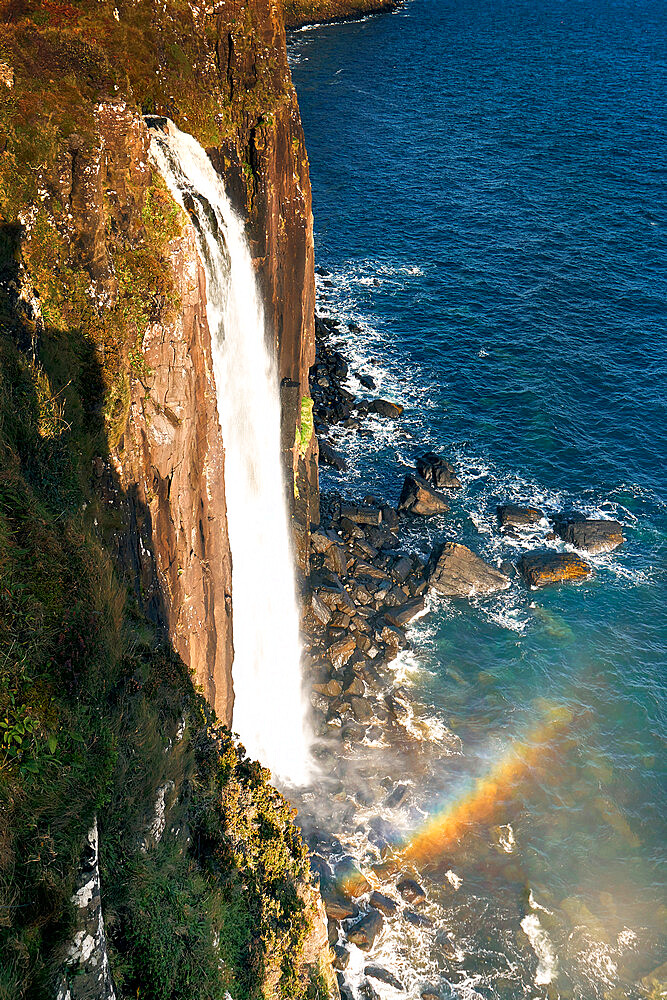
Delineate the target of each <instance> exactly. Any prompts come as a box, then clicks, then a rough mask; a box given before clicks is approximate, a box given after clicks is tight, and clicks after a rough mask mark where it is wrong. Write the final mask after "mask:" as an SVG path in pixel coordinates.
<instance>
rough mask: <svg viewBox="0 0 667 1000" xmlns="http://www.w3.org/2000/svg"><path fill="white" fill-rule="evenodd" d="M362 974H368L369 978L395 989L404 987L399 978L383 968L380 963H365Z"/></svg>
mask: <svg viewBox="0 0 667 1000" xmlns="http://www.w3.org/2000/svg"><path fill="white" fill-rule="evenodd" d="M364 975H365V976H370V978H371V979H378V980H379V981H380V982H381V983H387V985H388V986H393V987H394V989H395V990H404V989H405V986H404V985H403V983H402V982H401V980H400V979H397V978H396V976H395V975H394V974H393V972H389V970H388V969H383V968H382V966H381V965H367V966H366V968H365V969H364Z"/></svg>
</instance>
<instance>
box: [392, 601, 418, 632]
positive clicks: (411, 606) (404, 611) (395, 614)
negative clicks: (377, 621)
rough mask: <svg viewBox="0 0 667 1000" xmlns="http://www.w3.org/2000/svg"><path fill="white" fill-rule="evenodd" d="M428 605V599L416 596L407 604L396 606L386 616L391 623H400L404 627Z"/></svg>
mask: <svg viewBox="0 0 667 1000" xmlns="http://www.w3.org/2000/svg"><path fill="white" fill-rule="evenodd" d="M425 607H426V601H425V600H424V598H423V597H416V598H415V599H414V600H413V601H407V603H406V604H403V605H401V607H398V608H396V610H395V611H391V612H390V613H388V614H386V615H385V618H386V619H387V621H388V622H389V624H390V625H398V626H399V627H400V628H403V627H404V626H405V625H409V623H410V622H411V621H412V620H413V618H416V617H417V615H420V614H421V613H422V611H423V610H424V608H425Z"/></svg>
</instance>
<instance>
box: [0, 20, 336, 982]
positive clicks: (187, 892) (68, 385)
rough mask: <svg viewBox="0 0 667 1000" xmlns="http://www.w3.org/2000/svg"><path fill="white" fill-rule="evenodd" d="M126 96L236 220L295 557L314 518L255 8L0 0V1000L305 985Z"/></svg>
mask: <svg viewBox="0 0 667 1000" xmlns="http://www.w3.org/2000/svg"><path fill="white" fill-rule="evenodd" d="M146 113H158V114H167V115H169V116H170V117H171V118H173V119H174V120H175V121H176V123H177V124H178V125H179V127H181V128H183V129H184V130H186V131H189V132H191V133H192V134H194V135H195V136H196V137H197V138H198V139H199V140H200V142H202V143H203V144H205V145H206V146H207V147H208V149H209V151H210V155H211V158H212V159H213V161H214V162H215V164H216V166H217V168H218V169H219V170H220V171H221V173H222V174H223V175H224V179H225V183H226V186H227V188H228V190H229V191H230V192H231V194H232V196H233V198H234V200H235V202H236V205H237V207H238V208H239V210H241V211H242V212H243V213H244V214H245V216H246V218H247V219H248V229H249V236H250V240H251V246H252V249H253V254H254V257H255V260H256V266H257V269H258V274H259V276H260V281H261V284H262V288H263V291H264V295H265V300H266V303H267V309H268V314H269V320H270V323H269V327H270V330H271V334H272V336H273V337H274V338H275V345H276V350H277V356H278V361H279V368H280V375H281V379H282V381H283V383H284V387H283V394H282V395H283V428H282V430H283V445H284V453H285V462H286V466H287V467H288V483H289V491H290V495H291V496H293V499H294V526H295V535H296V538H297V541H298V551H299V554H300V560H301V562H302V564H303V565H305V562H306V559H307V555H306V554H307V551H308V545H307V541H308V532H309V527H310V522H311V520H315V521H316V520H317V451H316V448H317V445H316V441H315V439H314V437H313V436H312V433H311V431H312V425H311V424H309V421H308V413H309V409H308V405H307V398H308V368H309V366H310V364H311V363H312V360H313V355H314V348H313V307H314V278H313V246H312V216H311V203H310V184H309V178H308V164H307V158H306V154H305V149H304V145H303V134H302V131H301V125H300V120H299V113H298V106H297V103H296V97H295V94H294V90H293V88H292V85H291V80H290V76H289V69H288V66H287V59H286V53H285V36H284V27H283V22H282V16H281V12H280V11H279V9H278V8H277V7H276V5H275V3H272V2H269V0H251V2H250V3H240V2H239V3H225V4H224V5H217V6H216V8H214V7H213V6H212V5H203V6H202V7H200V8H196V7H191V6H189V5H182V4H181V3H179V2H176V0H173V2H167V3H163V2H161V3H159V4H158V3H157V2H156V0H139V2H129V0H128V2H123V0H117V2H116V3H113V2H111V3H105V2H103V3H100V2H97V0H95V2H93V0H80V2H78V3H76V4H75V3H61V2H56V0H43V2H40V3H35V2H30V0H6V2H2V3H0V389H1V393H0V570H1V575H2V587H0V653H1V654H2V657H3V675H2V680H1V683H0V735H1V737H2V749H1V750H0V845H1V848H0V887H1V889H0V895H1V896H2V898H1V900H0V951H1V953H2V957H3V961H2V962H0V997H2V998H5V997H11V998H12V1000H14V998H18V997H29V996H39V997H44V996H56V995H59V996H62V997H79V996H83V995H91V991H92V995H94V996H95V995H97V996H100V997H102V996H109V997H110V996H112V995H113V994H114V985H113V984H114V982H115V993H116V995H117V996H119V997H120V996H129V995H132V996H136V995H141V996H146V997H160V998H167V997H172V996H173V997H177V996H184V997H185V996H187V997H188V998H189V1000H192V998H196V997H199V996H201V997H202V998H204V997H206V998H207V1000H208V998H210V997H220V998H222V997H223V996H224V995H225V993H226V992H227V991H230V992H231V993H232V994H233V995H234V996H235V997H237V998H238V997H260V996H268V995H270V996H290V997H300V996H304V997H305V996H313V997H314V996H324V995H326V993H327V992H328V991H329V990H330V989H331V988H333V987H332V984H331V972H330V967H329V966H328V964H327V956H326V954H325V951H323V950H322V947H321V945H322V942H321V940H320V946H318V947H316V948H314V947H313V941H316V940H319V939H318V935H321V917H320V916H318V915H317V907H316V899H314V898H313V896H312V889H311V887H310V883H309V876H308V874H307V865H306V862H305V854H304V849H303V846H302V844H301V841H300V838H299V835H298V833H297V831H296V828H295V827H294V824H293V817H292V815H291V812H290V810H289V807H288V805H287V804H286V803H285V802H284V800H283V799H282V798H281V797H280V796H279V795H278V794H277V793H276V792H275V791H274V790H273V789H271V787H270V785H269V784H268V779H269V775H268V773H267V772H264V771H262V769H261V768H260V767H259V765H256V764H252V763H251V762H249V761H247V760H246V759H245V756H244V754H243V751H242V748H238V747H236V746H235V745H234V743H233V742H232V740H231V737H230V736H229V733H228V732H227V730H225V729H224V728H222V726H221V723H226V724H228V723H229V722H230V719H231V711H232V707H233V685H232V682H231V662H232V655H233V595H232V593H231V557H230V552H229V545H228V539H227V527H226V510H225V491H224V442H223V441H222V439H221V433H220V427H219V421H218V414H217V409H216V400H215V392H214V387H213V381H212V374H211V344H210V332H209V330H208V327H207V322H206V309H205V306H206V300H205V285H204V280H203V272H202V268H201V264H200V262H199V259H198V257H197V253H196V248H195V242H194V235H193V230H192V227H191V225H190V222H189V220H188V219H186V218H185V217H184V216H183V213H182V212H181V211H180V209H178V208H177V206H176V205H175V204H174V203H173V201H172V199H171V197H170V196H169V194H168V192H167V191H166V188H165V187H164V184H163V183H162V181H161V179H160V178H159V177H158V176H157V175H155V174H154V173H153V172H152V171H151V169H150V165H149V163H148V158H147V151H148V135H147V131H146V128H145V125H144V122H143V118H142V115H143V114H146ZM304 400H305V401H306V403H305V404H304ZM304 414H305V417H304ZM184 665H185V667H184ZM186 668H189V670H190V672H188V670H187V669H186ZM193 681H194V684H195V685H196V686H197V687H198V688H199V690H200V691H201V694H199V693H197V692H196V691H195V689H194V688H193ZM202 695H203V696H204V698H203V697H202ZM209 705H210V706H212V707H213V708H214V709H215V711H216V712H217V716H218V719H219V720H220V721H218V720H217V719H216V717H215V716H214V715H213V714H212V712H211V709H210V708H209ZM93 831H95V832H94V834H93ZM93 855H94V858H93ZM102 916H103V917H104V920H103V921H102ZM105 927H106V933H105V931H104V928H105ZM309 928H310V929H312V935H311V938H310V940H308V935H309V934H310V933H311V931H310V930H309ZM313 935H314V936H313ZM89 942H90V943H89ZM321 958H323V959H324V964H323V966H322V968H321V969H320V968H319V962H320V959H321ZM327 983H328V985H327Z"/></svg>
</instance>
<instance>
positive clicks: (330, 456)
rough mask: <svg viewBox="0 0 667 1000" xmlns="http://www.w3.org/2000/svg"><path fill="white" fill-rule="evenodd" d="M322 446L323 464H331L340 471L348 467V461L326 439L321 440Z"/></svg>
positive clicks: (321, 457) (321, 458)
mask: <svg viewBox="0 0 667 1000" xmlns="http://www.w3.org/2000/svg"><path fill="white" fill-rule="evenodd" d="M319 446H320V462H322V464H323V465H330V466H331V468H332V469H337V470H338V472H345V470H346V469H347V462H346V461H345V459H344V458H343V457H342V455H339V454H338V452H337V451H336V450H335V449H334V448H332V447H331V445H330V444H328V443H327V442H326V441H322V440H321V439H320V441H319Z"/></svg>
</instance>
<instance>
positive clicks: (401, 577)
mask: <svg viewBox="0 0 667 1000" xmlns="http://www.w3.org/2000/svg"><path fill="white" fill-rule="evenodd" d="M413 570H414V566H413V565H412V559H410V557H409V556H400V558H398V559H397V560H396V562H395V563H394V565H393V566H392V567H391V575H392V576H393V578H394V579H395V580H398V582H399V583H405V581H406V580H407V578H408V577H409V576H410V574H411V573H412V571H413Z"/></svg>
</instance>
